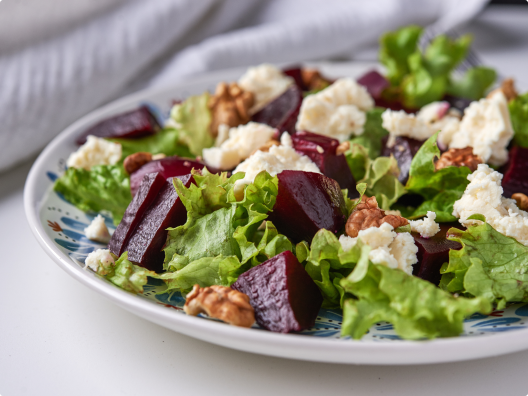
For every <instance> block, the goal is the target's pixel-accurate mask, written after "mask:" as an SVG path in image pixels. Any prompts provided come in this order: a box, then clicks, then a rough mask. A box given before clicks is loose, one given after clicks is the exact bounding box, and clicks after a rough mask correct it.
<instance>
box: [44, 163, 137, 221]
mask: <svg viewBox="0 0 528 396" xmlns="http://www.w3.org/2000/svg"><path fill="white" fill-rule="evenodd" d="M53 189H54V190H55V191H57V192H58V193H61V194H62V195H63V196H64V198H66V200H68V201H69V202H71V203H72V204H73V205H75V206H77V207H78V208H79V209H81V210H83V211H85V212H89V211H94V212H108V213H110V214H111V215H112V218H113V220H114V224H116V225H117V224H119V222H120V221H121V219H122V218H123V214H124V213H125V210H126V208H127V207H128V204H129V203H130V202H131V201H132V195H131V193H130V179H129V177H128V174H127V173H126V172H125V170H124V169H123V167H122V166H121V165H97V166H94V167H92V168H91V169H90V170H85V169H82V168H68V169H67V170H66V172H65V173H64V175H62V176H61V177H60V178H59V179H57V181H56V182H55V185H54V186H53Z"/></svg>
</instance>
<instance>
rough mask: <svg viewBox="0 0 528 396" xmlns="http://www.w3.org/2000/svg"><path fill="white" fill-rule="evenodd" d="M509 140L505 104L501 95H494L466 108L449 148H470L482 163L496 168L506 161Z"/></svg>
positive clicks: (509, 122)
mask: <svg viewBox="0 0 528 396" xmlns="http://www.w3.org/2000/svg"><path fill="white" fill-rule="evenodd" d="M512 137H513V128H512V125H511V120H510V112H509V110H508V102H507V100H506V97H505V96H504V94H503V93H502V91H497V92H496V93H495V94H493V95H492V96H491V97H490V98H485V99H481V100H479V101H478V102H472V103H471V104H470V105H469V107H468V108H467V109H466V110H465V112H464V118H463V119H462V122H461V123H460V128H459V130H458V131H457V132H455V133H454V134H453V136H452V138H451V142H450V144H449V148H464V147H469V146H470V147H473V153H474V154H475V155H478V156H479V157H480V158H482V160H483V161H484V162H486V163H489V164H492V165H497V166H499V165H503V164H505V163H506V161H507V160H508V150H506V147H507V146H508V144H509V143H510V140H511V139H512Z"/></svg>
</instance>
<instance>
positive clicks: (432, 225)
mask: <svg viewBox="0 0 528 396" xmlns="http://www.w3.org/2000/svg"><path fill="white" fill-rule="evenodd" d="M435 219H436V213H435V212H427V217H424V218H423V219H422V220H414V221H413V220H411V221H409V223H410V224H411V230H412V231H414V232H417V233H419V234H420V236H421V237H422V238H431V237H432V236H435V235H436V234H437V233H438V231H440V226H439V225H438V223H437V222H435Z"/></svg>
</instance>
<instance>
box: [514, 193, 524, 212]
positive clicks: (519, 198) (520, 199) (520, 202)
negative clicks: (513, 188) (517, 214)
mask: <svg viewBox="0 0 528 396" xmlns="http://www.w3.org/2000/svg"><path fill="white" fill-rule="evenodd" d="M512 199H515V200H516V201H517V207H518V208H519V209H521V210H525V211H528V197H527V196H526V195H525V194H523V193H515V194H513V195H512Z"/></svg>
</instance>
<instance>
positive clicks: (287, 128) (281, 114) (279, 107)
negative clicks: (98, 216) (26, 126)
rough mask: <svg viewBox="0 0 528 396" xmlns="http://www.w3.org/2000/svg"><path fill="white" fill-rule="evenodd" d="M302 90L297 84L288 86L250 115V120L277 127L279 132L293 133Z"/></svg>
mask: <svg viewBox="0 0 528 396" xmlns="http://www.w3.org/2000/svg"><path fill="white" fill-rule="evenodd" d="M302 99H303V98H302V92H301V90H300V89H299V88H298V87H297V85H292V86H290V87H289V88H288V89H287V90H286V91H285V92H284V93H283V94H282V95H280V96H279V97H278V98H276V99H274V100H272V101H271V102H270V103H268V104H267V105H266V106H265V107H264V108H263V109H262V110H260V111H259V112H257V113H256V114H254V115H253V117H251V121H254V122H260V123H262V124H266V125H269V126H270V127H272V128H277V129H278V130H279V133H281V134H282V132H288V133H289V134H290V135H291V134H293V133H295V123H296V122H297V117H298V116H299V110H300V109H301V103H302Z"/></svg>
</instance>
